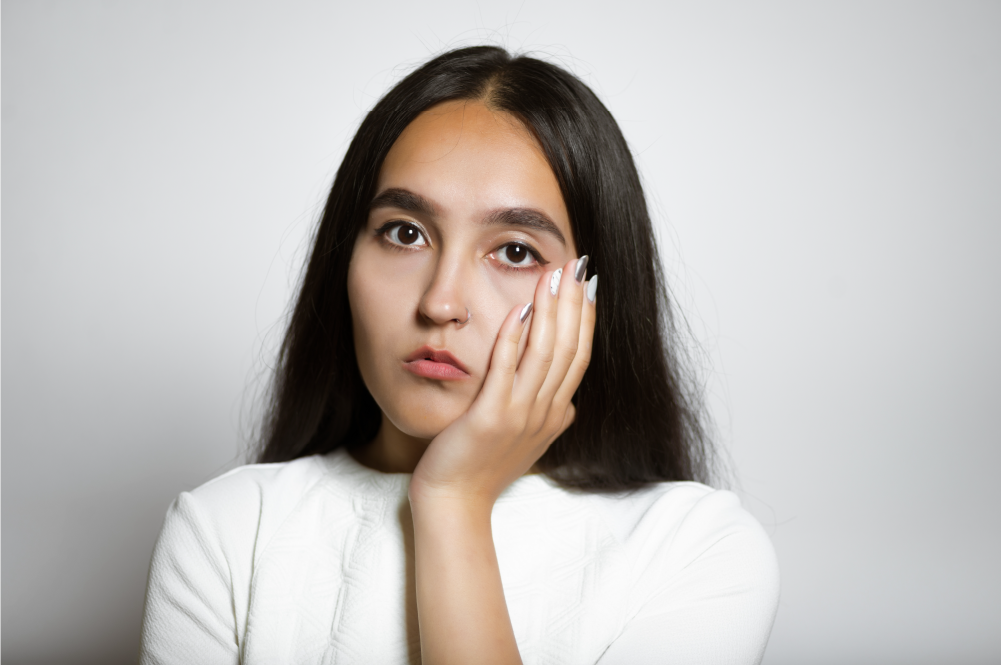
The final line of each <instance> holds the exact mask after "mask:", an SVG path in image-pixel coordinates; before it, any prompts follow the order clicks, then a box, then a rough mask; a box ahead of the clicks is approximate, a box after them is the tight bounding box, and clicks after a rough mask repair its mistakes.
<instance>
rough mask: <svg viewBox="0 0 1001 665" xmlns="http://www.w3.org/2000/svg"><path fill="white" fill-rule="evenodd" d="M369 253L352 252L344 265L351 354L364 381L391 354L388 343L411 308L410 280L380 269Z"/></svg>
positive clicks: (390, 344) (371, 376) (392, 352)
mask: <svg viewBox="0 0 1001 665" xmlns="http://www.w3.org/2000/svg"><path fill="white" fill-rule="evenodd" d="M384 268H385V267H384V266H381V265H380V262H379V261H378V260H377V257H376V256H373V253H372V252H366V251H364V250H362V251H356V252H355V256H354V257H353V258H352V260H351V265H350V266H349V268H348V301H349V303H350V305H351V319H352V327H353V329H354V338H355V353H356V354H357V356H358V366H359V368H360V369H361V371H362V376H363V378H364V379H365V381H366V383H368V382H369V381H370V380H372V379H374V378H375V377H374V376H373V371H374V370H375V368H376V367H377V365H378V364H379V362H380V360H385V359H389V358H393V357H394V351H395V349H394V348H393V345H392V342H393V340H394V339H395V338H396V337H397V332H398V331H399V330H400V329H401V328H402V327H403V326H404V325H405V324H406V321H407V317H408V315H409V313H410V312H412V310H413V307H412V305H413V303H412V302H411V300H412V299H413V296H412V294H410V293H409V292H408V290H413V288H414V287H413V280H406V279H400V276H399V275H398V274H397V273H396V272H394V271H392V270H386V269H384Z"/></svg>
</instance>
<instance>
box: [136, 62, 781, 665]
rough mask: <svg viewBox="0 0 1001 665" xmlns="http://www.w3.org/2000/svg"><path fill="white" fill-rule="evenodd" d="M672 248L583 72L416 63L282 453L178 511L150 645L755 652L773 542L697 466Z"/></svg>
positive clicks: (366, 133) (331, 260)
mask: <svg viewBox="0 0 1001 665" xmlns="http://www.w3.org/2000/svg"><path fill="white" fill-rule="evenodd" d="M658 261H659V260H658V256H657V252H656V248H655V245H654V240H653V234H652V228H651V224H650V219H649V216H648V214H647V211H646V207H645V203H644V198H643V192H642V189H641V187H640V184H639V178H638V175H637V172H636V169H635V166H634V165H633V161H632V158H631V156H630V153H629V150H628V148H627V146H626V143H625V141H624V139H623V137H622V135H621V132H620V131H619V129H618V127H617V125H616V124H615V121H614V120H613V119H612V117H611V115H610V114H609V113H608V111H607V110H606V109H605V108H604V106H603V105H602V104H601V103H600V102H599V101H598V99H597V98H596V97H595V96H594V94H593V93H592V92H591V91H590V90H589V89H588V88H587V87H586V86H585V85H584V84H583V83H581V82H580V81H579V80H577V79H576V78H575V77H573V76H572V75H570V74H568V73H567V72H565V71H563V70H561V69H560V68H558V67H555V66H553V65H551V64H547V63H544V62H541V61H538V60H535V59H532V58H527V57H517V58H512V57H511V56H509V55H508V54H507V53H506V52H505V51H503V50H502V49H499V48H493V47H477V48H468V49H460V50H456V51H452V52H449V53H446V54H444V55H442V56H439V57H437V58H435V59H434V60H432V61H430V62H429V63H427V64H426V65H424V66H423V67H421V68H420V69H418V70H417V71H415V72H413V73H412V74H410V75H409V76H408V77H406V78H405V79H404V80H403V81H401V82H400V83H399V84H398V85H397V86H396V87H395V88H393V89H392V90H391V91H390V92H389V93H388V94H387V95H386V96H385V97H384V98H383V99H382V100H381V101H380V102H379V103H378V104H377V105H376V106H375V108H374V109H373V110H372V111H371V112H370V113H369V114H368V116H367V117H366V118H365V120H364V121H363V123H362V125H361V127H360V129H359V130H358V133H357V135H356V136H355V138H354V140H353V141H352V143H351V145H350V147H349V148H348V151H347V154H346V156H345V158H344V161H343V163H342V164H341V167H340V169H339V170H338V172H337V176H336V178H335V180H334V184H333V188H332V190H331V193H330V197H329V199H328V201H327V206H326V209H325V211H324V214H323V217H322V219H321V221H320V225H319V229H318V231H317V234H316V238H315V244H314V247H313V250H312V254H311V256H310V259H309V264H308V267H307V270H306V272H305V275H304V278H303V282H302V288H301V291H300V293H299V297H298V300H297V302H296V305H295V309H294V311H293V314H292V317H291V321H290V324H289V328H288V331H287V334H286V337H285V340H284V344H283V346H282V350H281V355H280V359H279V364H278V367H277V371H276V378H275V384H274V388H273V392H272V403H271V407H270V411H269V414H268V416H267V418H266V421H265V427H264V435H263V438H262V447H261V451H260V455H259V461H260V462H261V464H257V465H251V466H247V467H242V468H239V469H236V470H234V471H231V472H229V473H227V474H225V475H223V476H221V477H220V478H217V479H215V480H213V481H211V482H209V483H207V484H205V485H203V486H202V487H199V488H198V489H196V490H194V491H193V492H190V493H182V494H181V495H180V496H179V497H178V499H177V501H175V502H174V504H173V505H172V506H171V508H170V510H169V512H168V515H167V518H166V521H165V523H164V527H163V532H162V534H161V536H160V539H159V541H158V543H157V546H156V550H155V552H154V556H153V561H152V565H151V570H150V580H149V587H148V591H147V601H146V609H145V616H144V621H143V634H142V660H143V662H149V663H154V662H156V663H159V662H213V663H215V662H219V663H223V662H226V663H234V662H244V663H333V662H345V663H355V662H371V663H393V662H401V663H402V662H410V663H414V662H418V661H421V660H423V662H425V663H517V662H523V661H524V662H539V663H595V662H598V663H602V664H606V665H607V664H609V663H646V662H677V663H695V662H698V663H745V662H746V663H752V662H757V661H759V660H760V659H761V656H762V654H763V651H764V646H765V643H766V641H767V638H768V633H769V631H770V628H771V624H772V621H773V618H774V614H775V610H776V605H777V598H778V574H777V569H776V564H775V557H774V552H773V550H772V547H771V544H770V542H769V541H768V538H767V536H766V535H765V534H764V533H763V531H762V529H761V528H760V526H759V525H758V524H757V523H756V522H755V521H754V519H753V518H751V517H750V516H749V515H748V514H747V513H746V512H745V511H743V510H742V509H741V508H740V506H739V502H738V501H737V499H736V497H735V496H734V495H732V494H730V493H729V492H725V491H714V490H712V489H711V488H709V487H707V486H706V485H703V484H700V483H699V482H695V481H707V480H708V477H707V476H708V461H707V454H706V451H707V446H706V445H705V444H704V443H703V441H704V437H703V430H702V428H701V425H700V422H701V421H700V411H699V408H698V400H697V399H694V398H693V397H692V396H691V393H688V394H686V392H685V387H686V385H687V384H686V381H685V380H684V378H685V377H684V375H683V373H682V372H681V371H680V370H679V365H678V363H677V361H676V353H675V351H676V350H675V349H674V348H673V344H671V343H670V341H671V339H672V337H671V335H670V333H671V330H672V327H671V319H670V317H669V316H668V314H669V310H668V305H667V299H666V295H665V294H666V290H665V288H664V286H663V283H662V279H661V275H660V271H659V262H658ZM599 270H600V271H601V275H602V277H601V294H600V295H598V277H597V271H599ZM589 274H590V275H591V276H590V277H589V276H588V275H589ZM592 342H593V343H592Z"/></svg>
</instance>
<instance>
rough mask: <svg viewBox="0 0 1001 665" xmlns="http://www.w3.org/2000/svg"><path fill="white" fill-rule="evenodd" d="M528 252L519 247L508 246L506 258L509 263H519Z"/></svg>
mask: <svg viewBox="0 0 1001 665" xmlns="http://www.w3.org/2000/svg"><path fill="white" fill-rule="evenodd" d="M527 254H528V251H527V250H526V249H525V248H524V247H522V246H521V245H508V246H507V258H508V260H509V261H511V263H521V262H522V261H524V260H525V256H526V255H527Z"/></svg>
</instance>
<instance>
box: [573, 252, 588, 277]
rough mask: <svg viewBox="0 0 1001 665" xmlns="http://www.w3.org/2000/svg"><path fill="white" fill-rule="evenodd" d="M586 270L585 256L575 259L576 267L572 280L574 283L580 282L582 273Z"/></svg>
mask: <svg viewBox="0 0 1001 665" xmlns="http://www.w3.org/2000/svg"><path fill="white" fill-rule="evenodd" d="M586 270H587V254H585V255H584V256H582V257H580V258H579V259H577V267H576V268H574V271H573V278H574V281H575V282H577V283H578V284H580V281H581V280H582V279H584V271H586Z"/></svg>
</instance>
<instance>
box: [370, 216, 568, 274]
mask: <svg viewBox="0 0 1001 665" xmlns="http://www.w3.org/2000/svg"><path fill="white" fill-rule="evenodd" d="M401 226H409V227H412V228H414V229H416V230H417V232H418V233H419V234H421V237H422V238H424V242H425V243H426V244H425V245H417V246H418V247H426V246H430V244H431V243H430V242H429V241H428V237H427V233H425V231H424V229H422V228H421V227H419V226H417V225H416V224H413V223H411V222H402V221H391V222H386V223H385V224H383V225H382V226H380V227H379V228H378V229H376V231H375V233H376V235H378V236H379V238H380V239H381V240H382V241H383V243H385V244H386V245H388V246H390V247H392V248H393V249H395V250H397V251H401V252H412V251H414V250H412V249H408V245H401V244H400V243H396V242H393V241H392V240H390V239H389V237H388V234H389V232H390V231H392V230H393V229H396V228H399V227H401ZM512 245H513V246H516V247H523V248H524V249H525V251H526V252H528V253H529V254H530V255H531V256H532V258H534V259H535V265H531V266H525V267H521V268H519V267H518V266H514V265H511V264H509V263H504V262H502V261H500V260H499V259H498V260H497V263H499V264H500V266H501V268H503V269H504V270H509V271H512V272H523V271H525V270H534V269H535V268H538V267H540V266H544V265H546V264H548V263H549V261H546V260H545V259H544V258H542V255H541V254H539V252H538V250H536V249H535V248H534V247H532V246H531V245H528V244H526V243H523V242H506V243H504V244H503V245H501V246H500V247H498V248H497V249H495V250H493V251H492V252H490V253H491V254H494V255H496V254H497V253H498V252H501V251H503V250H504V249H505V248H507V247H510V246H512Z"/></svg>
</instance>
